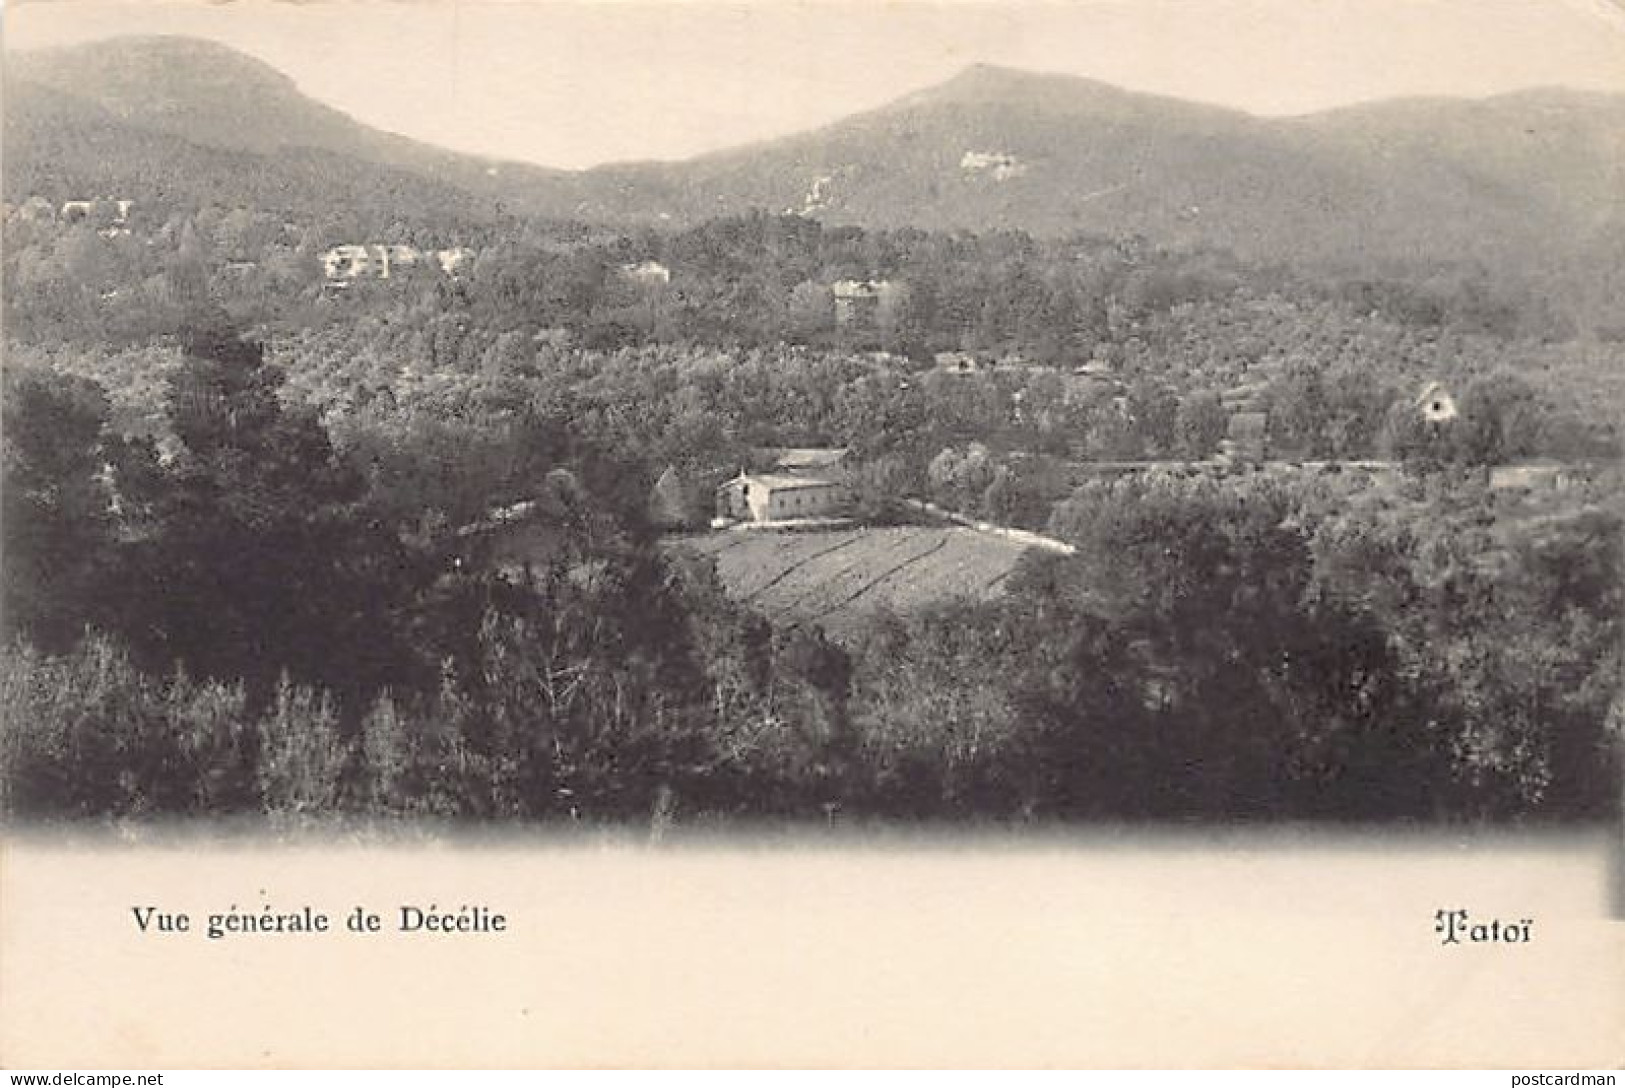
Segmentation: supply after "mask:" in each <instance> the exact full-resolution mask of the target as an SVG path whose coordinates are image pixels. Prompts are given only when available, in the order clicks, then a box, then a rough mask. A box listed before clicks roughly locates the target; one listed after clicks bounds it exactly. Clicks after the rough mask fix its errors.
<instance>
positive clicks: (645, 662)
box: [0, 202, 1625, 824]
mask: <svg viewBox="0 0 1625 1088" xmlns="http://www.w3.org/2000/svg"><path fill="white" fill-rule="evenodd" d="M115 216H117V221H116V222H115ZM351 230H352V228H351V226H350V225H348V224H346V223H345V222H344V221H343V218H342V216H337V215H336V216H334V217H333V219H332V221H331V222H316V221H305V222H291V221H287V220H285V219H284V218H283V217H282V216H281V215H273V214H270V213H267V212H263V211H255V210H253V209H247V208H226V207H202V208H195V209H173V210H163V209H159V208H155V207H142V206H137V207H136V208H135V209H134V211H133V212H131V213H130V214H129V215H128V216H122V215H118V213H116V212H115V211H114V210H113V209H112V208H110V207H108V206H107V202H103V204H102V205H101V206H99V207H97V208H95V209H92V211H91V213H90V214H87V215H86V216H84V217H83V218H82V219H80V220H79V221H77V222H65V221H63V218H62V217H59V216H56V215H43V214H37V213H36V214H30V213H29V212H28V209H26V208H21V207H14V208H12V209H11V214H10V217H9V218H8V220H7V222H6V224H5V231H6V234H5V238H6V245H5V252H4V268H3V274H4V280H5V283H6V292H5V300H4V305H5V312H4V318H5V325H6V330H7V332H6V335H7V342H6V367H5V374H4V381H5V387H4V396H3V406H4V421H3V423H4V432H3V434H4V479H3V499H4V504H5V506H4V511H3V514H4V520H3V523H0V530H3V533H4V540H3V546H4V555H5V571H4V575H5V578H4V599H3V601H0V605H3V613H4V623H5V628H6V631H5V635H6V639H7V645H6V648H5V650H4V656H3V659H0V685H3V693H0V708H3V709H0V713H3V714H4V715H5V723H4V730H3V733H0V743H3V744H4V753H3V762H4V779H3V788H4V797H3V804H4V807H5V810H6V812H8V813H9V814H10V815H11V816H12V817H13V818H23V819H56V818H81V819H82V818H105V817H123V816H162V815H182V814H209V815H216V814H223V813H234V812H241V813H275V814H284V813H291V814H304V815H320V816H344V815H350V816H356V817H383V816H391V817H392V816H401V815H406V816H415V817H447V818H471V819H510V818H518V819H535V820H576V821H585V822H589V823H594V824H600V823H604V822H622V821H645V820H649V819H651V818H659V819H678V820H687V821H696V822H706V821H713V822H738V821H745V820H754V819H769V818H773V819H777V818H789V819H816V820H818V821H820V822H822V821H825V820H829V819H835V818H839V819H841V820H851V821H864V820H869V819H892V820H897V819H907V820H938V819H949V820H968V819H974V820H1073V819H1135V820H1141V819H1150V820H1188V819H1231V820H1254V819H1256V820H1264V819H1325V820H1339V821H1373V820H1430V821H1433V820H1474V819H1554V820H1575V819H1590V818H1600V817H1603V816H1606V815H1608V814H1610V813H1612V812H1615V811H1616V810H1617V806H1618V804H1619V790H1618V777H1617V771H1618V769H1619V760H1620V743H1621V737H1620V730H1621V728H1622V726H1625V718H1622V715H1625V703H1622V702H1621V700H1620V696H1619V692H1620V690H1621V687H1620V680H1621V676H1622V668H1621V666H1622V662H1621V648H1622V642H1621V634H1622V632H1621V630H1620V617H1621V605H1622V603H1625V602H1622V600H1621V585H1620V579H1619V569H1618V556H1619V553H1620V545H1621V542H1622V541H1621V512H1620V505H1619V496H1620V476H1619V472H1618V469H1617V467H1616V462H1617V458H1618V453H1619V430H1618V419H1617V416H1616V414H1615V412H1616V407H1617V405H1618V404H1619V403H1622V402H1625V396H1621V393H1622V392H1625V390H1621V389H1620V381H1621V378H1620V375H1621V374H1622V373H1625V346H1622V345H1621V343H1620V342H1619V341H1617V340H1615V339H1611V338H1610V337H1609V336H1608V335H1606V334H1604V333H1602V332H1601V331H1599V330H1595V329H1583V328H1576V327H1574V326H1573V325H1572V324H1571V323H1569V322H1568V321H1567V319H1565V318H1563V317H1562V316H1560V315H1558V314H1555V313H1553V312H1552V311H1551V310H1550V308H1549V307H1547V306H1545V305H1543V304H1542V303H1541V302H1540V301H1539V300H1538V299H1536V298H1533V297H1518V296H1512V295H1505V294H1498V293H1497V291H1496V290H1495V289H1492V288H1490V287H1489V286H1488V285H1487V283H1486V281H1485V280H1484V279H1483V278H1482V277H1481V276H1479V275H1477V274H1476V273H1475V271H1474V270H1473V269H1472V268H1463V267H1440V268H1437V269H1431V270H1427V271H1426V273H1425V274H1422V273H1419V272H1418V271H1417V270H1416V269H1408V270H1402V273H1403V274H1401V272H1396V274H1395V276H1394V277H1393V278H1389V279H1382V278H1361V279H1359V280H1346V279H1336V278H1332V277H1328V276H1324V275H1317V276H1313V277H1311V276H1307V275H1305V274H1302V273H1298V272H1294V271H1293V270H1291V269H1286V268H1282V267H1273V266H1260V265H1256V264H1247V263H1245V262H1242V261H1239V260H1237V259H1235V258H1233V257H1230V256H1229V255H1227V254H1224V253H1222V252H1214V251H1207V250H1187V251H1179V250H1168V249H1161V248H1158V247H1154V246H1151V245H1149V244H1148V243H1146V242H1144V240H1142V239H1135V238H1102V237H1082V236H1080V237H1074V238H1069V239H1064V240H1035V239H1033V238H1030V237H1028V236H1026V235H1023V234H1020V233H1000V234H986V235H975V234H970V233H964V232H961V233H955V234H943V233H931V232H925V231H917V230H898V231H864V230H860V229H858V228H845V227H842V228H831V227H823V226H820V225H819V224H818V223H816V222H814V221H812V220H809V219H804V218H800V217H797V216H767V215H760V214H757V215H749V216H743V217H736V218H729V219H721V220H716V221H712V222H709V223H706V224H703V225H700V226H694V227H683V228H673V229H670V230H663V231H662V230H654V229H647V230H636V231H628V232H623V233H616V232H610V231H606V230H604V229H601V228H588V227H586V226H582V225H576V224H569V223H544V222H539V221H523V222H521V221H513V222H507V223H498V224H494V225H493V224H489V223H485V224H470V225H467V226H466V227H460V226H459V225H458V223H457V222H456V220H455V219H454V218H451V217H449V216H448V217H447V218H446V219H445V220H443V221H441V222H440V223H439V224H438V225H437V226H436V228H435V230H434V231H430V230H428V229H427V228H424V227H421V226H419V227H413V226H411V225H408V224H401V225H400V227H399V229H398V230H397V231H396V232H394V233H393V234H392V235H390V236H388V237H380V238H367V237H359V236H357V235H356V234H354V233H351V232H350V231H351ZM348 242H367V243H380V244H382V243H392V244H402V245H405V244H411V245H415V246H421V247H436V246H439V247H451V246H464V247H467V248H469V249H470V250H472V251H473V253H474V254H475V256H474V257H473V259H472V261H471V262H470V264H469V266H468V267H467V268H466V270H463V271H461V272H459V273H457V274H451V273H447V272H444V271H442V270H439V269H436V268H433V267H419V268H416V269H413V270H410V271H408V272H405V273H401V274H397V275H394V276H392V277H390V278H389V279H377V278H366V277H360V278H355V279H352V280H346V281H337V282H336V281H335V280H334V279H333V278H331V277H330V276H328V275H327V274H325V273H324V268H323V264H322V255H323V253H324V252H325V251H326V250H327V249H328V248H329V247H331V246H334V245H337V244H340V243H348ZM651 266H654V267H656V268H657V269H658V270H659V273H660V274H659V275H646V274H640V273H639V272H638V271H637V270H638V269H640V268H648V267H651ZM842 281H849V282H860V283H863V284H867V285H884V289H883V290H880V291H878V292H876V293H877V294H878V296H879V298H878V301H877V304H875V305H874V306H872V307H867V308H864V309H862V310H860V311H858V312H853V311H852V310H851V309H849V308H846V309H843V306H842V305H840V304H839V300H838V298H837V296H836V289H835V285H836V284H838V283H840V282H842ZM966 360H969V361H970V363H971V364H972V365H970V366H969V367H966V366H963V365H960V366H957V367H955V366H952V365H947V364H948V363H954V362H957V363H961V364H962V363H963V362H964V361H966ZM1431 382H1438V383H1441V385H1442V387H1444V388H1447V389H1448V390H1450V391H1451V393H1452V396H1453V400H1454V403H1455V405H1457V406H1458V408H1459V414H1457V415H1455V416H1454V417H1453V418H1450V419H1448V420H1444V421H1438V420H1429V419H1427V418H1426V417H1425V416H1424V415H1423V414H1421V413H1420V412H1419V411H1418V409H1417V405H1416V396H1417V394H1418V392H1419V390H1421V389H1423V388H1424V387H1425V386H1426V385H1427V384H1428V383H1431ZM1238 393H1239V394H1240V395H1242V396H1243V397H1244V398H1245V400H1246V402H1247V405H1248V407H1249V408H1251V409H1253V410H1255V411H1257V412H1261V413H1263V414H1265V415H1267V417H1268V420H1269V446H1270V453H1269V456H1268V457H1267V458H1263V459H1259V460H1257V461H1256V462H1252V463H1228V462H1225V461H1223V460H1222V459H1219V458H1217V457H1216V451H1217V450H1218V448H1219V446H1220V443H1221V440H1223V439H1224V438H1225V436H1226V433H1227V426H1228V425H1229V419H1230V416H1231V415H1233V412H1234V405H1235V403H1236V398H1237V396H1238ZM837 445H838V446H845V447H847V448H849V449H850V450H851V456H852V459H853V469H852V473H853V483H854V489H855V491H856V497H857V504H858V510H859V514H860V516H861V517H862V518H863V519H864V520H865V521H866V522H870V523H878V522H885V521H888V520H892V519H896V518H899V517H902V516H905V515H904V513H903V512H902V510H901V508H900V503H901V500H903V499H905V498H920V499H930V500H933V501H935V502H937V503H939V504H941V505H942V506H945V507H947V508H949V509H951V510H954V511H958V512H960V513H963V514H966V515H969V516H974V517H985V518H987V519H989V520H992V521H995V522H998V523H1000V524H1003V525H1011V526H1021V527H1025V528H1029V529H1036V530H1043V531H1046V532H1048V533H1049V534H1050V535H1052V536H1054V537H1056V538H1058V539H1059V540H1061V541H1064V542H1066V543H1067V544H1069V545H1070V546H1071V547H1072V549H1073V551H1072V553H1071V554H1058V553H1042V552H1038V551H1034V552H1031V553H1029V554H1028V555H1027V556H1025V557H1024V558H1023V560H1022V561H1021V563H1020V564H1019V566H1018V569H1017V570H1016V572H1015V574H1014V575H1013V576H1012V577H1011V578H1010V579H1009V580H1008V583H1007V585H1006V587H1005V590H1004V592H1003V593H1002V595H1001V596H1000V597H999V598H998V599H996V600H983V601H970V600H962V599H955V598H952V597H946V598H944V599H942V600H940V601H938V602H936V603H934V604H932V605H930V606H929V607H924V608H920V609H915V610H911V611H908V612H906V613H898V614H884V615H880V616H877V617H876V618H875V619H874V621H873V622H872V623H871V624H870V625H869V627H868V629H866V630H865V631H864V632H863V633H862V637H861V638H859V639H857V640H855V641H852V642H848V643H842V644H837V643H836V642H833V641H831V640H830V639H829V638H827V637H825V635H824V634H823V633H822V632H820V631H819V630H817V628H816V627H814V626H799V627H795V628H793V629H792V628H788V627H775V626H774V625H772V624H771V623H769V622H768V621H767V620H766V619H764V618H763V617H762V616H760V615H759V614H757V613H755V612H753V611H752V610H751V608H750V606H749V603H748V602H743V601H740V600H737V599H735V598H734V597H732V596H730V595H729V593H728V592H727V587H725V586H724V585H723V584H722V583H721V582H720V581H719V579H718V577H717V574H716V571H715V569H714V567H713V565H712V564H710V563H709V562H708V561H707V560H705V559H704V558H703V557H700V556H695V555H692V554H688V553H685V552H683V551H682V550H681V549H680V548H678V549H673V548H670V547H666V546H663V543H664V541H663V534H664V533H665V532H667V530H669V528H670V527H669V526H664V525H660V524H657V523H656V521H655V520H654V519H653V518H652V516H651V510H650V501H649V496H650V490H651V488H652V487H653V486H654V484H655V481H656V480H657V478H659V477H660V476H661V474H662V473H663V472H664V471H665V470H667V469H668V468H673V469H675V470H676V471H677V473H678V474H679V475H680V477H681V478H682V479H684V480H685V481H688V482H689V484H690V486H691V488H692V490H693V492H694V493H696V494H698V495H701V496H705V495H708V494H709V492H710V489H711V488H712V487H714V486H715V485H716V484H717V483H718V482H720V481H721V480H723V479H724V478H726V477H727V476H729V475H731V474H733V473H734V472H737V471H738V470H739V468H740V467H741V466H743V465H747V464H749V463H751V461H752V459H753V458H754V457H756V456H757V455H758V454H757V451H759V450H761V449H762V448H764V447H773V446H837ZM1532 459H1538V460H1540V461H1541V462H1543V463H1560V464H1562V465H1564V466H1567V468H1566V470H1565V474H1564V480H1565V483H1564V486H1563V487H1562V488H1561V489H1553V490H1551V491H1550V492H1546V491H1539V492H1534V493H1530V492H1525V491H1515V492H1514V491H1507V490H1504V489H1499V488H1497V487H1494V486H1492V485H1491V473H1492V470H1494V469H1497V468H1500V467H1504V466H1508V465H1517V464H1525V463H1528V462H1530V461H1531V460H1532ZM1365 462H1375V463H1380V465H1381V466H1382V467H1381V469H1380V471H1365V470H1361V469H1357V468H1355V467H1353V466H1355V465H1356V463H1365ZM1124 464H1138V465H1139V466H1140V467H1139V468H1138V469H1136V470H1135V471H1126V472H1125V471H1116V470H1114V471H1111V472H1102V471H1099V469H1100V468H1101V466H1108V465H1109V466H1116V467H1117V468H1118V469H1120V468H1121V466H1123V465H1124ZM519 502H524V503H526V504H529V505H528V507H527V508H528V509H529V510H531V511H532V516H533V517H534V518H536V519H537V521H538V523H539V524H540V525H541V526H542V527H543V532H544V535H545V540H546V545H545V547H544V548H542V549H540V551H539V552H538V553H537V558H536V561H535V562H534V563H531V564H529V565H528V566H527V567H526V569H525V570H524V572H523V574H522V576H518V577H516V576H515V575H514V574H513V573H512V572H506V571H499V570H496V569H494V568H492V567H491V566H490V565H487V564H482V563H480V562H478V561H474V560H473V559H472V558H471V555H470V553H469V549H468V541H469V539H470V537H469V532H470V530H471V528H473V527H476V526H478V525H479V524H480V523H481V522H482V519H488V518H489V516H490V514H491V512H492V511H494V510H500V509H502V508H504V507H508V506H511V505H512V504H514V503H519ZM700 505H701V506H702V507H703V506H704V503H703V501H702V502H701V504H700ZM706 513H707V512H706V511H704V510H703V509H702V510H701V511H699V512H698V513H697V514H696V515H695V518H696V521H697V522H703V520H704V517H705V516H706Z"/></svg>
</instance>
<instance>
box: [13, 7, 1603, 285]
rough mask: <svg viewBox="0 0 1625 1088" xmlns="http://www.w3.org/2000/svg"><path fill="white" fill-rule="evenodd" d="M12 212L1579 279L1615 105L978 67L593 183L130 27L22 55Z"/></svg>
mask: <svg viewBox="0 0 1625 1088" xmlns="http://www.w3.org/2000/svg"><path fill="white" fill-rule="evenodd" d="M4 95H5V97H4V122H5V124H4V141H5V144H4V153H5V155H4V166H5V182H6V185H5V189H6V196H7V199H9V200H18V199H21V198H22V197H24V196H26V195H28V194H29V193H31V192H35V191H41V192H45V193H47V194H48V195H52V194H54V195H56V196H59V197H61V198H63V199H66V198H68V197H69V196H76V195H84V194H89V195H112V194H115V193H118V194H129V193H131V192H134V193H136V194H140V193H150V192H152V191H153V190H154V189H155V187H156V188H157V189H159V190H161V191H162V192H164V193H166V194H168V195H170V196H171V197H176V196H179V197H182V198H186V199H192V200H197V201H204V202H212V203H217V204H233V203H247V204H255V205H261V206H268V207H282V208H287V209H289V210H291V211H299V210H302V209H306V208H308V207H312V206H320V207H324V208H333V207H342V206H345V205H346V203H347V202H348V203H354V204H356V205H357V206H361V205H365V206H367V207H374V208H375V207H379V206H381V205H386V206H387V203H388V202H390V201H394V202H395V203H396V204H397V205H398V206H399V209H400V213H401V215H402V216H403V217H406V218H411V217H412V216H413V215H414V214H423V215H429V216H433V215H441V216H458V217H466V218H469V219H472V220H483V221H490V220H493V219H494V218H497V217H500V216H503V215H525V216H535V217H546V218H551V219H575V220H585V221H591V222H602V223H605V224H609V225H614V226H628V225H632V224H663V223H670V224H683V223H691V222H695V221H698V220H701V219H704V218H708V217H713V216H716V215H725V214H734V213H740V212H744V211H747V210H749V209H764V210H767V211H769V212H774V213H780V212H796V213H799V214H805V215H808V216H812V217H815V218H817V219H820V220H822V221H824V222H826V223H830V224H857V225H862V226H868V227H901V226H918V227H924V228H935V229H969V230H976V231H985V230H994V229H1020V230H1025V231H1028V232H1031V233H1033V234H1036V235H1051V236H1053V235H1065V234H1069V233H1072V232H1086V233H1092V234H1100V235H1113V236H1122V235H1141V236H1143V237H1145V238H1146V239H1148V240H1150V241H1152V242H1154V243H1157V244H1162V245H1169V246H1218V247H1224V248H1228V249H1230V250H1232V251H1234V252H1236V253H1237V254H1238V255H1241V256H1243V257H1245V258H1249V259H1261V260H1280V261H1286V262H1319V263H1325V262H1333V263H1336V262H1343V263H1346V264H1349V265H1352V266H1360V267H1373V266H1380V265H1381V264H1382V263H1383V262H1411V263H1416V262H1421V263H1430V262H1431V263H1452V262H1464V261H1477V262H1481V263H1482V264H1484V265H1485V266H1486V267H1488V268H1490V269H1492V270H1494V269H1549V268H1565V269H1570V270H1572V269H1574V268H1588V269H1591V270H1593V271H1595V272H1597V273H1598V274H1600V275H1603V276H1605V277H1617V276H1618V274H1619V272H1618V268H1619V265H1620V263H1621V257H1622V255H1625V96H1619V95H1606V94H1597V93H1582V92H1576V91H1569V90H1563V89H1555V88H1552V89H1534V90H1527V91H1520V92H1516V93H1511V94H1504V95H1500V96H1497V97H1493V98H1487V99H1478V100H1463V99H1444V98H1437V99H1433V98H1429V99H1404V100H1390V101H1384V102H1377V103H1371V104H1364V105H1356V106H1349V107H1345V108H1341V109H1337V110H1332V111H1327V112H1322V113H1316V114H1310V115H1305V116H1298V117H1288V118H1263V117H1256V116H1252V115H1249V114H1245V113H1241V112H1238V111H1234V110H1229V109H1223V108H1219V107H1215V106H1210V105H1200V104H1195V103H1190V102H1184V101H1179V100H1175V99H1170V98H1164V97H1158V96H1154V95H1147V94H1139V93H1132V92H1128V91H1124V90H1121V89H1118V88H1115V87H1111V86H1108V85H1106V84H1102V83H1098V82H1094V81H1091V80H1087V79H1082V78H1077V77H1072V76H1055V75H1039V74H1033V73H1028V72H1022V71H1016V70H1011V69H1005V68H998V67H992V66H986V65H978V66H975V67H972V68H969V69H967V70H965V71H964V72H962V73H961V74H960V75H958V76H956V77H954V78H953V79H950V80H949V81H947V82H946V83H943V84H941V85H938V86H936V87H932V88H929V89H927V90H923V91H920V92H917V93H915V94H912V95H909V96H907V97H904V98H901V99H899V100H897V101H895V102H893V103H891V104H889V105H886V106H884V107H881V108H879V109H876V110H873V111H870V112H867V113H863V114H859V115H855V116H852V117H849V118H846V119H844V120H841V121H838V122H836V123H834V124H831V125H828V126H826V127H823V128H820V129H817V130H815V131H811V132H806V133H801V134H798V135H792V136H788V137H784V138H782V139H776V140H772V141H769V142H765V143H761V144H757V145H752V146H747V147H741V148H737V149H733V150H729V151H724V152H719V153H714V154H708V155H704V156H700V157H697V158H694V159H690V160H686V161H681V162H648V163H631V164H619V165H612V166H603V167H597V168H594V169H589V170H584V171H561V170H551V169H546V168H543V167H540V166H533V165H526V164H518V163H508V162H497V161H495V160H487V159H481V158H479V157H476V156H469V155H463V154H457V153H453V152H449V151H444V150H441V149H438V148H433V147H429V146H427V145H425V144H421V143H418V142H415V141H412V140H409V139H407V138H405V137H402V136H398V135H394V134H390V133H384V132H380V131H378V130H376V129H373V128H370V127H368V126H366V125H364V124H362V123H360V122H358V121H356V120H354V119H353V118H351V117H349V116H347V115H345V114H343V113H341V112H339V111H338V110H335V109H333V108H331V107H329V106H326V105H324V104H322V103H320V102H317V101H315V100H313V99H312V98H310V97H309V96H307V95H305V94H303V93H302V92H301V91H300V90H299V89H298V87H297V86H296V85H295V84H294V82H293V81H292V80H291V79H290V78H289V77H287V76H286V75H284V74H282V73H280V72H278V71H277V70H275V69H273V68H271V67H269V66H268V65H266V64H264V63H262V62H260V61H258V60H255V59H253V58H250V57H247V56H245V55H243V54H241V53H238V52H235V51H233V50H231V49H228V48H227V47H225V46H221V45H217V44H214V43H209V42H204V41H200V40H195V39H184V38H138V39H130V38H126V39H116V40H112V41H107V42H100V43H92V44H87V45H80V46H74V47H68V48H62V49H54V50H46V51H34V52H17V53H11V54H8V56H7V63H6V69H5V82H4Z"/></svg>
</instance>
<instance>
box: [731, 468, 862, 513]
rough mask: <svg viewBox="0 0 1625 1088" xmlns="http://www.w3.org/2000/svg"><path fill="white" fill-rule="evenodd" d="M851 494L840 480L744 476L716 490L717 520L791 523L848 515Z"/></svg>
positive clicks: (817, 477) (755, 474) (806, 477)
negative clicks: (806, 519) (800, 520)
mask: <svg viewBox="0 0 1625 1088" xmlns="http://www.w3.org/2000/svg"><path fill="white" fill-rule="evenodd" d="M850 502H851V492H850V491H849V490H848V488H847V486H846V484H845V483H844V482H842V481H840V480H832V479H826V478H823V477H819V476H805V475H792V474H790V473H741V474H740V475H738V476H736V477H735V478H734V479H732V480H729V481H728V482H727V483H725V484H723V485H722V486H721V487H719V488H717V517H719V518H726V519H729V520H733V521H790V520H794V519H797V518H829V517H840V516H841V515H843V514H845V513H846V511H847V507H848V505H849V503H850Z"/></svg>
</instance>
